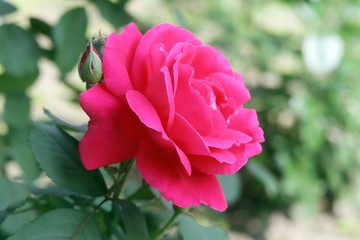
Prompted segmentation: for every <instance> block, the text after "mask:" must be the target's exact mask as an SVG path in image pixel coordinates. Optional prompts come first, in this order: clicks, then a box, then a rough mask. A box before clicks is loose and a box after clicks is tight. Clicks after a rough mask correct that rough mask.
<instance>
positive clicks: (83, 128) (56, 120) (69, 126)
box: [44, 109, 87, 133]
mask: <svg viewBox="0 0 360 240" xmlns="http://www.w3.org/2000/svg"><path fill="white" fill-rule="evenodd" d="M44 113H45V114H46V115H47V116H48V117H49V118H50V119H51V120H53V121H54V123H55V124H56V125H58V126H59V127H62V128H67V129H69V130H73V131H77V132H83V133H84V132H86V131H87V124H83V125H73V124H71V123H68V122H66V121H64V120H62V119H60V118H58V117H57V116H55V115H54V114H52V113H51V112H50V111H49V110H47V109H44Z"/></svg>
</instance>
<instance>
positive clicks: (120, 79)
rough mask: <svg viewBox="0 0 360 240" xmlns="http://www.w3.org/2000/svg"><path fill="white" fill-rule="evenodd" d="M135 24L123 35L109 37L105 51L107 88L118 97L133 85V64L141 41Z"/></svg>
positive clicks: (128, 27)
mask: <svg viewBox="0 0 360 240" xmlns="http://www.w3.org/2000/svg"><path fill="white" fill-rule="evenodd" d="M141 36H142V35H141V33H140V32H139V30H138V29H137V28H136V26H135V24H129V25H127V26H126V27H125V29H124V30H123V32H122V33H120V34H115V33H112V34H110V35H109V36H108V38H107V40H106V44H105V48H104V51H103V71H104V81H105V85H106V87H107V88H108V89H109V90H110V91H111V92H112V93H113V94H115V95H116V96H122V95H124V94H125V92H126V91H127V90H129V89H132V88H133V87H132V83H131V80H130V78H131V75H130V73H131V70H130V69H131V64H132V61H133V58H134V54H135V50H136V48H137V45H138V43H139V41H140V39H141Z"/></svg>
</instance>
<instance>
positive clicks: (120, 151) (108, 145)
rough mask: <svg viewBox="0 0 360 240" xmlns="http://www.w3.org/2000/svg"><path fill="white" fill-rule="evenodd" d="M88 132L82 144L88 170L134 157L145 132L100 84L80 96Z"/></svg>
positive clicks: (83, 156)
mask: <svg viewBox="0 0 360 240" xmlns="http://www.w3.org/2000/svg"><path fill="white" fill-rule="evenodd" d="M80 104H81V106H82V108H83V109H84V111H85V112H86V113H87V114H88V115H89V117H90V121H89V129H88V131H87V132H86V133H85V135H84V137H83V138H82V139H81V141H80V145H79V152H80V156H81V161H82V162H83V164H84V166H85V168H87V169H89V170H91V169H95V168H99V167H102V166H106V165H110V164H114V163H117V162H122V161H125V160H128V159H130V158H132V157H134V156H135V153H136V150H137V147H138V144H139V142H140V139H141V138H142V135H143V131H142V129H141V126H140V124H139V120H138V119H137V117H136V116H135V115H134V114H133V112H132V111H131V110H130V109H129V108H128V107H127V106H126V105H125V104H124V103H123V102H121V101H119V99H117V98H115V97H114V96H113V95H112V94H110V93H109V92H108V91H107V90H106V88H105V87H104V86H103V84H98V85H96V86H94V87H92V88H90V89H89V90H87V91H85V92H83V93H81V94H80Z"/></svg>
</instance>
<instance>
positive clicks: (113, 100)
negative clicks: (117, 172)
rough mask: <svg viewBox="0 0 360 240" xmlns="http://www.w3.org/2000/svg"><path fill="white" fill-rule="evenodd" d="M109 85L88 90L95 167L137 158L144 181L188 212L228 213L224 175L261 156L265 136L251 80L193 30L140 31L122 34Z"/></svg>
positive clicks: (109, 45)
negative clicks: (202, 207)
mask: <svg viewBox="0 0 360 240" xmlns="http://www.w3.org/2000/svg"><path fill="white" fill-rule="evenodd" d="M103 73H104V83H99V84H97V85H95V86H94V87H92V88H90V89H89V90H87V91H85V92H83V93H81V95H80V103H81V106H82V108H83V109H84V111H85V112H86V113H87V114H88V115H89V117H90V121H89V129H88V131H87V132H86V134H85V136H84V137H83V139H82V140H81V142H80V155H81V160H82V162H83V164H84V166H85V167H86V168H87V169H95V168H99V167H102V166H106V165H110V164H114V163H119V162H122V161H126V160H128V159H131V158H133V157H135V158H136V166H137V168H138V170H139V172H140V174H141V176H142V177H143V178H144V179H145V181H147V182H148V183H149V185H150V186H152V187H154V188H156V189H157V190H159V191H160V192H161V194H162V195H163V196H164V197H165V198H166V199H167V200H172V201H173V203H174V204H175V205H177V206H179V207H188V206H200V204H201V203H203V204H206V205H209V206H210V207H211V208H213V209H215V210H219V211H224V210H225V209H226V208H227V203H226V200H225V198H224V194H223V191H222V189H221V186H220V184H219V182H218V179H217V177H216V175H218V174H233V173H235V172H236V171H238V170H239V169H240V168H241V167H242V166H243V165H244V164H245V163H246V162H247V160H248V158H250V157H252V156H254V155H256V154H259V153H260V152H261V146H260V144H259V143H260V142H262V141H264V138H263V131H262V129H261V128H260V127H259V126H258V119H257V115H256V112H255V110H252V109H247V108H244V107H243V105H244V103H245V102H247V101H248V100H249V99H250V94H249V91H248V90H247V89H246V87H245V86H244V83H243V81H242V79H241V76H240V75H239V74H238V73H236V72H234V71H233V70H232V68H231V66H230V63H229V61H228V60H227V59H226V58H225V57H224V56H223V55H222V54H221V53H220V52H219V51H217V50H216V49H215V48H213V47H211V46H207V45H203V44H202V43H201V41H200V40H198V39H196V38H195V37H194V36H193V34H192V33H191V32H189V31H188V30H186V29H182V28H180V27H177V26H174V25H170V24H160V25H157V26H155V27H153V28H152V29H150V30H149V31H148V32H146V33H145V34H144V35H142V34H141V33H140V32H139V30H138V29H137V28H136V26H135V25H134V24H130V25H128V26H127V27H126V28H125V29H124V30H123V32H122V33H120V34H115V33H112V34H110V36H109V37H108V39H107V42H106V44H105V48H104V51H103Z"/></svg>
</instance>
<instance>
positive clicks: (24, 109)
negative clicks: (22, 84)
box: [4, 92, 30, 128]
mask: <svg viewBox="0 0 360 240" xmlns="http://www.w3.org/2000/svg"><path fill="white" fill-rule="evenodd" d="M29 113H30V99H29V98H28V97H27V96H26V95H25V93H24V92H16V93H11V94H6V99H5V106H4V119H5V121H6V122H7V124H8V125H9V126H11V127H15V128H19V127H20V128H21V127H26V126H28V125H29V120H30V119H29Z"/></svg>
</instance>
